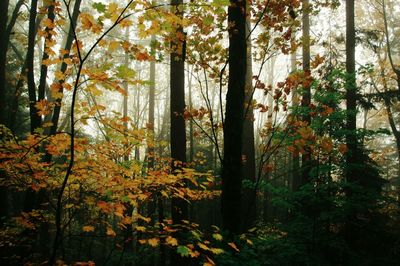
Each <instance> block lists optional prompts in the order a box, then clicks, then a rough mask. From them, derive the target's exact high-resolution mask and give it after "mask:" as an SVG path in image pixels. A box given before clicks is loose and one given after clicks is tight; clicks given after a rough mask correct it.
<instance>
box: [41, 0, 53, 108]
mask: <svg viewBox="0 0 400 266" xmlns="http://www.w3.org/2000/svg"><path fill="white" fill-rule="evenodd" d="M54 8H55V1H54V0H52V1H50V2H49V3H48V6H47V18H48V19H49V20H50V21H51V22H52V23H53V24H54V19H55V14H54ZM53 29H54V27H52V26H51V27H49V26H46V28H45V33H46V36H45V42H44V47H43V56H42V65H41V66H40V79H39V87H38V100H39V101H40V100H43V99H44V97H45V90H46V84H47V82H46V79H47V72H48V67H47V65H46V64H45V62H46V60H48V59H49V57H50V56H49V53H48V51H47V49H51V47H48V45H47V40H52V38H53V36H52V33H51V32H52V31H53Z"/></svg>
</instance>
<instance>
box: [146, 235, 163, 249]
mask: <svg viewBox="0 0 400 266" xmlns="http://www.w3.org/2000/svg"><path fill="white" fill-rule="evenodd" d="M147 242H148V243H149V245H150V246H152V247H157V246H158V244H159V243H160V239H158V238H155V237H154V238H150V239H149V240H147Z"/></svg>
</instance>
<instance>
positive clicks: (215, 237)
mask: <svg viewBox="0 0 400 266" xmlns="http://www.w3.org/2000/svg"><path fill="white" fill-rule="evenodd" d="M212 236H213V238H214V239H215V240H218V241H221V240H222V235H220V234H213V235H212Z"/></svg>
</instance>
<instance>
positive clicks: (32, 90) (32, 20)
mask: <svg viewBox="0 0 400 266" xmlns="http://www.w3.org/2000/svg"><path fill="white" fill-rule="evenodd" d="M37 5H38V0H32V1H31V9H30V12H29V33H28V51H27V55H26V58H27V62H28V64H27V71H28V73H27V78H28V94H29V115H30V119H31V134H33V133H35V131H36V129H38V128H40V126H41V123H42V119H41V117H40V116H39V115H38V113H37V111H38V110H37V108H36V100H37V99H36V85H35V74H34V55H35V37H36V34H35V32H36V30H35V28H36V15H37Z"/></svg>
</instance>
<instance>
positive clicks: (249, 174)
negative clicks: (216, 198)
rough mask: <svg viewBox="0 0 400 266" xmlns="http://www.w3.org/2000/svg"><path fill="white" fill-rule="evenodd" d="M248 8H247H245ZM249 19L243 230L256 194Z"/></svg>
mask: <svg viewBox="0 0 400 266" xmlns="http://www.w3.org/2000/svg"><path fill="white" fill-rule="evenodd" d="M247 9H248V10H249V8H247ZM250 31H251V20H250V14H247V16H246V42H247V62H246V66H247V68H246V85H245V114H244V123H243V144H242V145H243V152H242V153H243V168H242V175H243V176H242V179H243V180H248V181H249V183H248V187H245V188H244V190H243V210H245V212H244V215H245V216H244V219H243V228H242V229H243V230H246V229H250V228H251V227H252V225H254V222H255V221H256V218H257V206H256V204H257V200H256V197H257V194H256V191H255V189H253V186H254V185H255V182H256V160H255V147H254V110H253V94H254V90H253V71H252V65H253V64H252V61H253V56H252V54H251V53H252V49H251V34H250Z"/></svg>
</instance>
